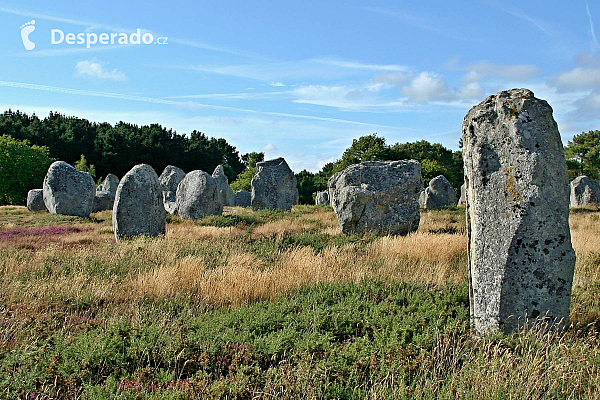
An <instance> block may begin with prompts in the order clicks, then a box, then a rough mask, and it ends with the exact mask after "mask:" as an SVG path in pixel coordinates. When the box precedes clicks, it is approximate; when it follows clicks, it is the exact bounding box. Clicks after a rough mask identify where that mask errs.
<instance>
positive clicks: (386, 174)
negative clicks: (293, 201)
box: [327, 160, 423, 235]
mask: <svg viewBox="0 0 600 400" xmlns="http://www.w3.org/2000/svg"><path fill="white" fill-rule="evenodd" d="M327 186H328V187H329V195H330V200H331V206H332V207H333V210H334V211H335V214H336V215H337V218H338V222H339V224H340V228H341V229H342V231H343V232H344V233H357V234H363V233H366V232H370V233H374V234H377V235H387V234H394V235H404V234H407V233H410V232H413V231H416V230H417V228H418V227H419V221H420V211H419V202H418V198H419V193H420V191H421V188H422V187H423V178H422V177H421V164H420V163H419V162H418V161H415V160H403V161H367V162H363V163H361V164H356V165H351V166H349V167H348V168H346V169H345V170H343V171H341V172H338V173H337V174H335V175H333V176H332V177H331V178H330V179H329V182H328V184H327Z"/></svg>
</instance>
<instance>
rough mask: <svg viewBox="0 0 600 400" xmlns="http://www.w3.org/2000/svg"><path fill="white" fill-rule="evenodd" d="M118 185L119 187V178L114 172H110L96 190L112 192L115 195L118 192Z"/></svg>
mask: <svg viewBox="0 0 600 400" xmlns="http://www.w3.org/2000/svg"><path fill="white" fill-rule="evenodd" d="M117 187H119V178H118V177H117V176H116V175H114V174H108V175H106V178H104V182H102V183H101V184H100V186H98V187H97V188H96V192H111V193H112V194H113V195H114V194H115V193H117ZM111 208H112V207H111Z"/></svg>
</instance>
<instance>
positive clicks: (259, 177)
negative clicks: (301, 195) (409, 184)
mask: <svg viewBox="0 0 600 400" xmlns="http://www.w3.org/2000/svg"><path fill="white" fill-rule="evenodd" d="M297 195H298V188H297V186H296V176H295V175H294V173H293V172H292V170H291V169H290V167H289V166H288V164H287V162H285V160H284V159H283V158H281V157H280V158H276V159H274V160H269V161H263V162H259V163H257V164H256V175H254V178H252V209H253V210H261V209H265V208H267V209H276V208H277V209H280V210H284V211H289V210H291V209H292V205H293V204H294V202H295V201H296V198H297Z"/></svg>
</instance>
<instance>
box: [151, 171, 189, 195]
mask: <svg viewBox="0 0 600 400" xmlns="http://www.w3.org/2000/svg"><path fill="white" fill-rule="evenodd" d="M183 178H185V172H184V171H183V170H182V169H181V168H177V167H175V166H173V165H167V166H166V167H165V169H164V170H163V172H162V174H160V176H159V177H158V183H160V187H161V190H162V191H163V192H176V191H177V185H179V182H181V180H182V179H183Z"/></svg>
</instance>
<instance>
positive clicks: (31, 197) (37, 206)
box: [27, 189, 46, 211]
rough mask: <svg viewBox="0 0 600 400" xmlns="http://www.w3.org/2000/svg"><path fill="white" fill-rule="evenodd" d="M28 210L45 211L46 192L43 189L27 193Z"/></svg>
mask: <svg viewBox="0 0 600 400" xmlns="http://www.w3.org/2000/svg"><path fill="white" fill-rule="evenodd" d="M27 209H28V210H29V211H45V210H46V204H44V190H43V189H31V190H30V191H29V192H28V193H27Z"/></svg>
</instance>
